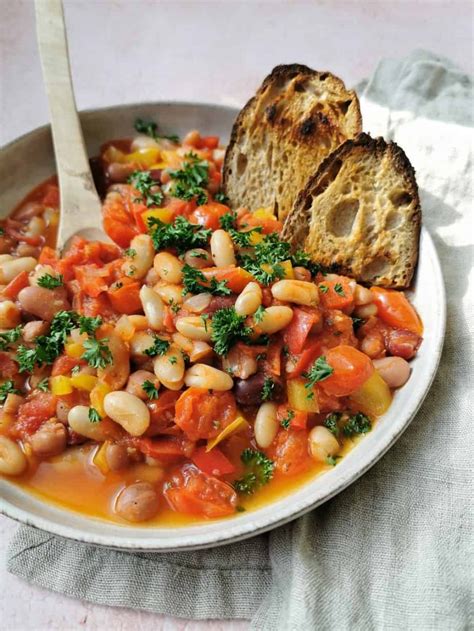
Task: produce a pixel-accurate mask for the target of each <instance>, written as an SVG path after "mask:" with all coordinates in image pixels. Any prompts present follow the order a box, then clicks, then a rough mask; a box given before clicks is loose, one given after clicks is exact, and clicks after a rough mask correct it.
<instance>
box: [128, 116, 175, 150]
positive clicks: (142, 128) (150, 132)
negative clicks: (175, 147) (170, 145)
mask: <svg viewBox="0 0 474 631" xmlns="http://www.w3.org/2000/svg"><path fill="white" fill-rule="evenodd" d="M134 127H135V130H136V131H137V132H138V133H139V134H146V135H147V136H150V138H153V140H160V139H164V140H171V142H175V143H176V144H178V143H179V136H177V135H176V134H170V135H169V136H164V135H163V134H159V133H158V125H157V124H156V123H155V122H154V121H146V120H144V119H143V118H137V119H136V121H135V125H134Z"/></svg>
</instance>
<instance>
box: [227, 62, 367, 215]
mask: <svg viewBox="0 0 474 631" xmlns="http://www.w3.org/2000/svg"><path fill="white" fill-rule="evenodd" d="M361 130H362V119H361V115H360V109H359V101H358V99H357V95H356V94H355V92H352V91H349V90H346V88H345V86H344V83H343V82H342V81H341V80H340V79H338V78H337V77H335V76H334V75H332V74H330V73H329V72H317V71H315V70H311V68H308V67H307V66H302V65H300V64H291V65H288V66H277V67H276V68H274V70H273V71H272V73H271V74H270V75H269V76H268V77H267V78H266V79H265V80H264V82H263V83H262V85H261V87H260V88H259V90H258V91H257V93H256V95H255V96H254V97H253V98H252V99H251V100H250V101H249V102H248V103H247V105H246V106H245V107H244V108H243V109H242V110H241V111H240V113H239V115H238V117H237V120H236V121H235V123H234V126H233V128H232V134H231V139H230V143H229V145H228V147H227V151H226V156H225V161H224V171H223V175H224V190H225V192H226V194H227V196H228V197H229V200H230V204H231V206H232V207H234V208H235V207H237V206H247V207H248V208H249V209H250V210H256V209H257V208H262V207H270V208H272V209H273V211H274V212H275V214H276V215H277V216H278V218H279V219H281V220H284V219H285V218H286V216H287V215H288V213H289V212H290V210H291V209H292V208H293V204H294V202H295V200H296V196H297V194H298V192H299V191H300V190H301V189H302V188H303V187H304V185H305V184H306V182H307V180H308V178H309V177H310V175H312V174H313V173H314V172H315V170H316V168H317V167H318V166H319V164H320V163H321V162H322V160H323V159H324V158H325V157H326V156H327V155H329V154H330V153H331V151H332V150H333V149H335V148H336V147H337V146H339V145H340V144H341V143H342V142H344V141H345V140H346V139H347V138H353V137H355V136H357V134H358V133H359V132H360V131H361Z"/></svg>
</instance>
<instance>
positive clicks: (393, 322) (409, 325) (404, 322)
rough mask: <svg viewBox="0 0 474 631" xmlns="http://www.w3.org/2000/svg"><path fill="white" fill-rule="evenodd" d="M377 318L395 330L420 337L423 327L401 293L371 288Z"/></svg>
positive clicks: (413, 309) (411, 306)
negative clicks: (405, 330)
mask: <svg viewBox="0 0 474 631" xmlns="http://www.w3.org/2000/svg"><path fill="white" fill-rule="evenodd" d="M370 291H371V292H372V294H373V296H374V302H375V304H376V305H377V310H378V315H379V317H380V318H381V319H382V320H383V321H384V322H386V323H387V324H389V325H390V326H393V327H395V328H397V329H407V330H408V331H412V333H416V334H417V335H421V334H422V333H423V325H422V323H421V320H420V317H419V315H418V314H417V312H416V311H415V308H414V307H413V305H411V304H410V302H408V299H407V298H406V296H405V294H404V293H403V292H402V291H395V290H393V289H382V288H381V287H371V288H370Z"/></svg>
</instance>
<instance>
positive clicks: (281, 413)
mask: <svg viewBox="0 0 474 631" xmlns="http://www.w3.org/2000/svg"><path fill="white" fill-rule="evenodd" d="M277 421H278V423H280V424H281V423H282V422H283V423H286V422H289V424H288V427H291V429H306V427H307V425H308V413H307V412H302V411H300V410H293V409H291V408H290V406H289V405H288V404H286V403H282V404H281V405H279V406H278V409H277ZM288 427H286V429H288Z"/></svg>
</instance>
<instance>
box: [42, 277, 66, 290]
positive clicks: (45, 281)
mask: <svg viewBox="0 0 474 631" xmlns="http://www.w3.org/2000/svg"><path fill="white" fill-rule="evenodd" d="M37 283H38V287H44V288H45V289H55V288H56V287H62V286H63V284H64V279H63V275H62V274H59V275H58V276H52V275H51V274H43V276H40V277H39V278H38V280H37Z"/></svg>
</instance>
